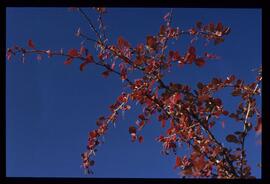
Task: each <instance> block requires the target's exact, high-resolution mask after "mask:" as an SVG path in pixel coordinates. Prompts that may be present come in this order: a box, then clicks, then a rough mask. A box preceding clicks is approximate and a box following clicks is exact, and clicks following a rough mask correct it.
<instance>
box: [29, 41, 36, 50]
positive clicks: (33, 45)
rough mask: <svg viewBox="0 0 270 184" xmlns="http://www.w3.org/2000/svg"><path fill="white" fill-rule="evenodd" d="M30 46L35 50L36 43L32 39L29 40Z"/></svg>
mask: <svg viewBox="0 0 270 184" xmlns="http://www.w3.org/2000/svg"><path fill="white" fill-rule="evenodd" d="M28 46H29V47H30V48H32V49H34V48H35V44H34V42H33V41H32V40H31V39H30V40H28Z"/></svg>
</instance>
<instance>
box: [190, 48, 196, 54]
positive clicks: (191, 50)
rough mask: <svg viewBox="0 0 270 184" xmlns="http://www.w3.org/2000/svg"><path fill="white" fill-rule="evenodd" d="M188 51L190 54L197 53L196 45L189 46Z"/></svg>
mask: <svg viewBox="0 0 270 184" xmlns="http://www.w3.org/2000/svg"><path fill="white" fill-rule="evenodd" d="M188 52H189V53H190V54H195V52H196V49H195V47H189V49H188Z"/></svg>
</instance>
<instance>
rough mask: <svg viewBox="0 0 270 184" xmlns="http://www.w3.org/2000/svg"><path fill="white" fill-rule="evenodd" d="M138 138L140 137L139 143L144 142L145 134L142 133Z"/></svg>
mask: <svg viewBox="0 0 270 184" xmlns="http://www.w3.org/2000/svg"><path fill="white" fill-rule="evenodd" d="M138 139H139V143H142V142H143V136H141V135H140V136H139V138H138Z"/></svg>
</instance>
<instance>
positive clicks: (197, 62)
mask: <svg viewBox="0 0 270 184" xmlns="http://www.w3.org/2000/svg"><path fill="white" fill-rule="evenodd" d="M195 64H196V65H197V66H198V67H202V66H203V65H204V64H205V61H204V59H203V58H196V59H195Z"/></svg>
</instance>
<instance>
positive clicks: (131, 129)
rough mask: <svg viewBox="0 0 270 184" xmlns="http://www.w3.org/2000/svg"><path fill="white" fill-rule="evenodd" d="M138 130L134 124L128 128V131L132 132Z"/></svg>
mask: <svg viewBox="0 0 270 184" xmlns="http://www.w3.org/2000/svg"><path fill="white" fill-rule="evenodd" d="M136 131H137V128H136V127H134V126H130V127H129V128H128V132H129V133H130V134H132V133H134V134H136Z"/></svg>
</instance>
